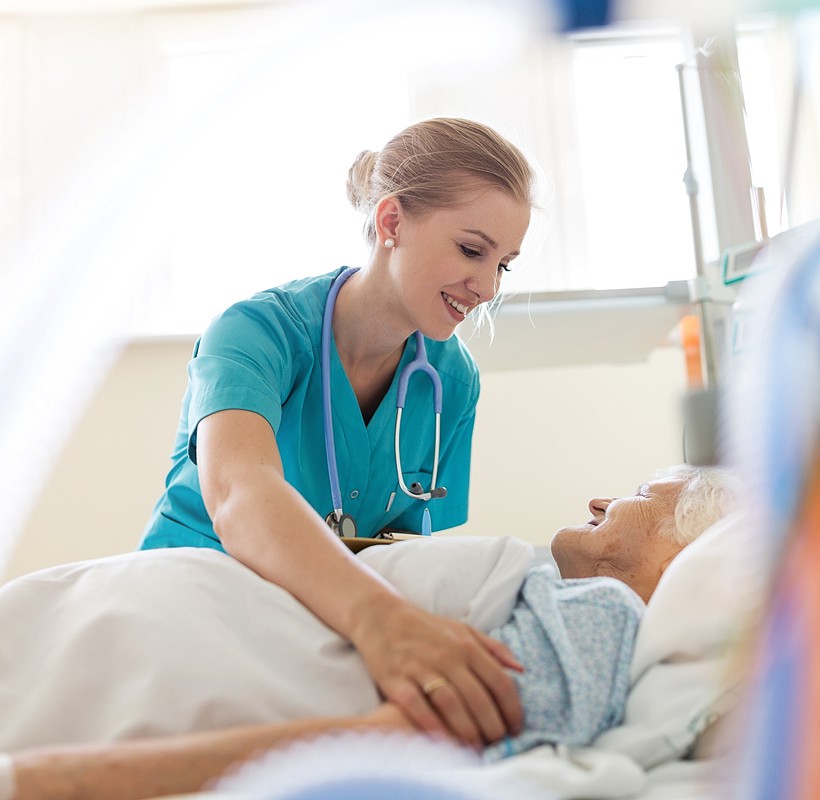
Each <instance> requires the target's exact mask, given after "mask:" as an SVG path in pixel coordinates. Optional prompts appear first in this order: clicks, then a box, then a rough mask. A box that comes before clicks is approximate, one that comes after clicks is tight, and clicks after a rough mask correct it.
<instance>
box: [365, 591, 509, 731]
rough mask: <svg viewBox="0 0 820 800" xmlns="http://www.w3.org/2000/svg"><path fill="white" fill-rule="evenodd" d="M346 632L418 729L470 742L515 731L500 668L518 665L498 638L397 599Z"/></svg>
mask: <svg viewBox="0 0 820 800" xmlns="http://www.w3.org/2000/svg"><path fill="white" fill-rule="evenodd" d="M352 638H353V644H354V645H356V647H357V649H358V650H359V652H360V653H361V655H362V657H363V658H364V660H365V663H366V664H367V667H368V669H369V670H370V674H371V675H372V676H373V678H374V679H375V681H376V683H377V684H378V686H379V688H380V689H381V691H382V693H383V694H384V696H385V697H386V698H387V699H388V700H390V701H392V702H393V703H395V704H396V705H397V706H399V708H401V709H402V711H403V712H404V713H405V714H406V715H407V716H408V717H409V718H410V720H411V721H412V722H413V723H414V724H415V725H416V726H418V727H419V728H420V729H421V730H423V731H426V732H428V733H439V734H444V735H447V736H455V737H456V738H458V739H461V740H462V741H464V742H467V743H468V744H470V745H473V746H474V747H480V746H482V745H485V744H488V743H490V742H494V741H496V740H498V739H500V738H501V737H502V736H504V735H505V734H508V733H509V734H515V733H518V732H519V731H520V729H521V725H522V720H523V712H522V710H521V702H520V700H519V698H518V691H517V689H516V686H515V682H514V681H513V679H512V677H511V676H510V675H509V673H508V671H507V670H510V669H512V670H516V671H519V672H520V671H522V670H523V667H522V666H521V664H519V663H518V661H516V659H515V658H514V657H513V655H512V653H511V652H510V651H509V650H508V649H507V647H506V646H505V645H503V644H501V643H500V642H497V641H495V640H494V639H491V638H490V637H489V636H487V635H485V634H483V633H481V632H479V631H476V630H475V629H473V628H471V627H470V626H468V625H465V624H464V623H462V622H457V621H456V620H451V619H446V618H444V617H439V616H436V615H434V614H430V613H428V612H426V611H423V610H421V609H419V608H417V607H416V606H413V605H411V604H410V603H408V602H407V601H405V600H402V599H400V598H396V599H395V602H390V603H386V604H377V605H376V606H375V607H371V608H368V609H367V611H366V612H365V613H364V614H362V615H360V616H359V621H358V623H357V625H356V630H355V631H354V635H353V637H352Z"/></svg>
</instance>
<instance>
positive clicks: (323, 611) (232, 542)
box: [213, 468, 405, 639]
mask: <svg viewBox="0 0 820 800" xmlns="http://www.w3.org/2000/svg"><path fill="white" fill-rule="evenodd" d="M213 522H214V528H215V530H216V532H217V533H218V535H219V537H220V539H221V541H222V543H223V545H224V547H225V549H226V550H227V551H228V552H229V553H230V554H231V555H232V556H234V558H236V559H238V560H239V561H241V562H242V563H244V564H245V565H246V566H248V567H250V568H251V569H253V570H254V571H255V572H257V573H258V574H259V575H261V576H262V577H264V578H266V579H267V580H269V581H271V582H273V583H275V584H277V585H278V586H281V587H282V588H283V589H286V590H287V591H288V592H290V593H291V594H292V595H293V596H294V597H296V599H298V600H299V601H300V602H301V603H303V604H304V605H305V606H307V607H308V608H309V609H310V610H311V611H313V613H314V614H316V615H317V616H318V617H319V618H320V619H322V620H323V621H324V622H325V623H326V624H327V625H329V626H330V627H332V628H334V629H335V630H337V631H338V632H339V633H341V634H342V635H343V636H345V637H347V638H349V639H350V638H352V631H353V629H354V626H355V623H356V622H357V621H358V620H359V619H360V618H361V615H362V614H361V611H362V609H366V608H373V607H374V606H373V604H379V606H381V607H382V608H384V607H385V606H390V605H392V604H394V603H398V604H402V603H404V602H405V601H404V600H403V599H401V598H400V597H399V595H398V594H397V593H396V591H395V589H394V588H393V587H392V586H391V585H390V584H389V583H387V582H386V581H385V580H384V579H382V578H381V576H379V575H378V574H376V573H375V572H373V570H371V569H369V568H368V567H367V566H366V565H364V564H363V563H362V562H361V561H359V560H358V559H357V558H356V557H355V556H354V555H353V554H352V553H351V552H350V550H348V548H347V547H346V546H345V545H344V544H343V543H342V542H341V541H340V540H339V539H338V537H336V536H335V535H334V534H332V533H331V532H330V531H329V529H328V527H327V525H326V524H325V522H324V520H322V519H321V518H320V517H319V516H318V515H317V514H316V512H315V511H314V509H313V508H312V507H311V506H310V505H309V504H308V503H307V501H306V500H305V499H304V498H303V497H302V496H301V495H300V494H299V493H298V492H297V491H296V490H295V489H294V488H293V487H292V486H291V485H290V484H288V483H287V482H286V481H285V480H284V478H282V477H280V476H279V475H278V474H276V470H274V469H273V468H269V469H267V470H264V469H260V470H256V471H255V472H254V473H253V474H252V475H249V476H246V478H245V480H241V481H234V482H232V485H231V487H230V490H229V491H228V492H227V493H226V494H225V495H224V496H223V497H222V498H221V501H220V503H219V505H218V508H217V509H216V510H215V513H214V517H213ZM377 607H378V606H377Z"/></svg>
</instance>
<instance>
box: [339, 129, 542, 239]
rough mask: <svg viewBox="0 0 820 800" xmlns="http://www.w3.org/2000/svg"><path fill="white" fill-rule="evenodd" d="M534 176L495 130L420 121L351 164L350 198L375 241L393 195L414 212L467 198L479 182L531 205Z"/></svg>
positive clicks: (366, 233)
mask: <svg viewBox="0 0 820 800" xmlns="http://www.w3.org/2000/svg"><path fill="white" fill-rule="evenodd" d="M534 182H535V174H534V172H533V169H532V167H531V166H530V164H529V163H528V161H527V159H526V158H525V156H524V155H523V153H521V151H520V150H519V149H518V148H517V147H515V145H513V144H512V143H510V142H509V141H507V140H506V139H505V138H504V137H503V136H501V135H499V134H498V133H496V132H495V131H494V130H493V129H492V128H489V127H487V126H486V125H482V124H481V123H479V122H473V121H471V120H467V119H455V118H437V119H428V120H425V121H423V122H418V123H416V124H415V125H411V126H410V127H409V128H405V129H404V130H403V131H401V132H400V133H398V134H397V135H396V136H394V137H393V138H392V139H391V140H390V141H389V142H388V143H387V144H386V145H385V146H384V148H383V149H382V150H381V152H379V153H374V152H372V151H370V150H364V151H362V152H361V153H359V155H358V156H357V158H356V161H355V162H354V163H353V166H352V167H351V168H350V171H349V173H348V179H347V197H348V199H349V200H350V203H351V204H352V205H353V207H354V208H355V209H356V210H358V211H361V212H363V213H364V214H365V215H366V219H365V223H364V236H365V239H366V240H367V243H368V244H370V245H373V244H375V241H376V226H375V219H374V212H375V209H376V206H377V205H378V204H379V203H380V202H381V201H382V200H383V199H384V198H385V197H395V198H397V199H398V200H399V202H400V203H401V205H402V208H403V209H404V211H405V212H406V213H407V214H409V215H411V216H422V215H424V214H425V213H427V212H429V211H432V210H434V209H438V208H448V207H453V206H455V205H458V204H459V203H461V202H463V201H464V192H465V191H467V190H469V189H472V188H475V186H476V185H477V184H484V185H489V186H492V187H495V188H498V189H501V190H502V191H504V192H506V193H507V194H508V195H510V197H512V198H513V200H515V201H517V202H520V203H526V204H528V205H530V206H532V205H533V198H532V193H533V185H534Z"/></svg>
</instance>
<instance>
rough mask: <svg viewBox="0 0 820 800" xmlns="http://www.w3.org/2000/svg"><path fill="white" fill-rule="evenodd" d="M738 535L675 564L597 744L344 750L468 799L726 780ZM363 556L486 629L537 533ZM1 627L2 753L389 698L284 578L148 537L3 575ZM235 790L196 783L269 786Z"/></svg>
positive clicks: (698, 793)
mask: <svg viewBox="0 0 820 800" xmlns="http://www.w3.org/2000/svg"><path fill="white" fill-rule="evenodd" d="M742 532H743V525H742V522H741V521H740V520H739V519H738V518H730V519H727V520H724V521H723V522H721V523H718V524H717V525H715V526H714V527H713V528H712V529H710V530H709V531H707V532H706V533H705V534H704V535H703V536H702V537H701V538H700V539H699V540H697V541H696V542H695V543H693V544H692V545H690V546H689V547H688V548H687V549H686V550H684V551H683V553H682V554H681V555H680V556H679V557H678V558H677V559H676V561H675V562H674V563H673V564H672V566H671V567H670V568H669V569H668V570H667V572H666V573H665V574H664V576H663V578H662V580H661V582H660V584H659V586H658V589H657V590H656V592H655V594H654V596H653V597H652V599H651V601H650V603H649V605H648V607H647V610H646V614H645V617H644V619H643V621H642V623H641V627H640V631H639V634H638V640H637V645H636V650H635V654H634V658H633V663H632V688H631V690H630V694H629V698H628V703H627V708H626V717H625V719H624V721H623V723H622V724H621V725H619V726H618V727H616V728H614V729H611V730H609V731H607V732H606V733H604V735H602V736H601V737H600V738H599V739H598V740H596V741H595V742H593V743H592V745H591V746H590V747H586V748H574V749H569V748H565V747H560V746H559V747H552V746H547V747H539V748H536V749H534V750H530V751H528V752H526V753H524V754H522V755H519V756H515V757H513V758H509V759H505V760H502V761H500V762H497V763H495V764H492V765H479V764H478V763H472V764H469V765H465V764H461V765H460V766H459V767H453V766H449V767H446V768H444V767H442V768H441V769H439V770H438V771H434V770H433V768H432V767H431V766H430V761H429V760H418V759H416V760H411V759H410V755H409V754H411V753H412V752H413V751H412V749H411V748H407V749H404V750H403V749H402V748H401V747H394V748H392V752H393V754H394V758H393V759H392V763H388V762H390V761H391V759H384V758H381V759H374V758H373V748H372V746H371V747H370V748H369V750H364V751H362V752H361V758H360V759H357V758H356V755H355V754H356V749H355V745H351V744H350V743H348V746H347V750H346V752H347V753H348V758H347V759H346V763H347V765H348V767H350V766H351V765H352V766H353V767H355V769H356V770H357V772H361V771H365V772H366V771H367V770H368V769H372V768H373V764H374V761H375V762H377V763H378V764H379V766H380V768H381V769H382V772H383V773H384V771H385V770H387V778H391V777H392V778H393V779H395V780H399V778H400V776H401V775H404V776H405V777H406V776H407V775H412V776H413V777H414V779H421V778H425V779H426V780H428V781H430V782H431V784H430V785H431V786H436V785H440V786H445V785H447V786H450V787H451V788H452V787H453V786H454V785H455V786H459V787H461V788H462V789H463V790H464V791H466V792H467V793H468V795H467V796H470V797H474V798H483V797H486V798H502V797H510V796H515V797H517V798H518V797H522V798H526V797H541V798H543V797H568V798H569V797H578V798H580V797H584V798H621V797H633V798H642V799H643V800H662V799H663V800H671V799H672V798H691V797H705V796H709V794H710V793H714V794H715V796H721V794H720V791H719V780H720V772H719V770H716V769H715V767H716V765H717V764H718V763H719V759H718V758H717V757H710V758H706V759H692V758H690V757H689V756H690V754H691V753H692V751H693V748H694V747H695V745H696V744H697V742H698V740H699V737H700V736H701V734H702V732H703V731H705V730H706V729H707V728H708V727H709V726H710V724H711V722H712V721H713V720H714V719H715V718H716V717H719V716H722V715H723V714H724V713H725V712H726V711H727V709H728V708H729V707H730V706H731V704H732V701H733V697H734V693H733V690H732V687H731V686H728V685H727V684H726V682H725V676H726V655H727V650H728V645H729V643H730V642H732V641H733V639H734V637H735V634H736V633H737V631H736V626H737V621H738V619H740V618H742V613H741V612H742V609H741V608H740V605H741V604H742V603H744V602H745V599H744V598H743V597H742V596H741V595H739V593H738V592H737V585H736V582H733V581H732V580H731V576H730V571H729V570H728V569H727V563H728V564H731V562H732V559H731V553H732V552H734V551H735V548H736V547H737V546H738V545H737V537H738V536H739V535H742ZM358 557H359V558H363V559H365V560H367V562H368V563H369V564H371V566H373V568H375V569H377V570H378V571H379V572H380V573H381V574H383V575H384V576H385V577H386V578H387V579H388V580H390V581H391V582H392V583H394V584H395V585H396V586H397V587H398V589H399V590H400V591H401V592H403V593H404V594H405V595H406V596H408V597H409V598H410V599H412V600H413V601H414V602H417V603H419V604H420V605H422V606H423V607H425V608H427V609H429V610H430V611H433V612H435V613H439V614H443V615H445V616H450V617H455V618H459V619H463V620H465V621H467V622H469V623H470V624H472V625H474V626H476V627H477V628H480V629H482V630H490V629H491V628H493V627H495V626H497V625H499V624H500V623H501V622H503V621H504V620H505V619H506V618H507V616H508V615H509V613H510V610H511V609H512V606H513V602H514V600H515V596H516V594H517V591H518V588H519V587H520V585H521V583H522V581H523V579H524V576H525V575H526V572H527V571H528V569H529V568H530V566H531V564H532V561H533V550H532V547H531V546H530V545H528V544H525V543H523V542H521V541H519V540H517V539H513V538H498V539H491V538H489V539H488V538H442V539H439V538H435V537H432V538H429V539H427V538H425V539H423V540H421V541H414V542H410V543H404V542H402V543H399V544H394V545H391V546H389V547H372V548H367V549H365V550H363V551H362V552H361V553H360V554H359V556H358ZM704 576H709V580H704ZM733 583H734V585H733ZM0 629H2V630H3V632H4V641H5V646H4V647H2V648H0V674H2V675H3V676H4V680H3V682H2V685H0V752H2V751H4V750H13V749H17V748H20V747H25V746H27V745H30V744H43V743H48V742H55V743H60V742H70V741H89V740H117V739H128V738H135V737H142V736H151V735H162V734H172V733H175V732H183V731H190V730H202V729H213V728H219V727H224V726H231V725H237V724H251V723H264V722H275V721H277V720H285V719H289V718H297V717H309V716H325V717H326V716H334V715H340V716H341V715H349V714H357V713H365V712H368V711H370V710H372V709H374V708H375V707H376V705H377V704H378V702H379V697H378V693H377V691H376V688H375V686H374V685H373V683H372V682H371V681H370V679H369V677H368V675H367V671H366V669H365V667H364V665H363V663H362V661H361V659H360V658H359V656H358V655H357V653H356V652H355V651H354V650H353V649H352V648H351V647H350V646H349V645H348V644H347V643H346V642H345V641H344V640H342V639H341V638H340V637H339V636H338V635H337V634H335V633H334V632H333V631H331V630H330V629H328V628H327V627H326V626H325V625H324V624H323V623H321V622H320V621H319V620H318V619H317V618H316V617H314V616H313V615H312V614H311V613H310V612H309V611H307V610H306V609H305V608H304V607H302V606H301V605H300V604H299V603H298V602H296V601H295V599H294V598H292V597H291V596H290V595H289V594H288V593H287V592H285V591H284V590H282V589H280V588H279V587H277V586H275V585H272V584H270V583H268V582H266V581H264V580H263V579H261V578H260V577H259V576H257V575H256V574H255V573H253V572H251V571H250V570H248V569H246V568H245V567H244V566H242V565H241V564H239V563H238V562H236V561H235V560H233V559H231V558H230V557H228V556H226V555H224V554H222V553H219V552H216V551H211V550H205V549H193V548H180V549H176V550H170V551H141V552H135V553H128V554H124V555H120V556H113V557H109V558H105V559H100V560H95V561H86V562H80V563H76V564H69V565H65V566H59V567H54V568H51V569H47V570H43V571H41V572H37V573H34V574H32V575H29V576H25V577H23V578H19V579H17V580H15V581H12V582H11V583H9V584H7V585H6V586H4V587H3V588H2V589H0ZM15 643H18V644H19V646H16V645H15ZM89 698H93V702H89ZM308 746H309V747H311V748H315V751H312V752H310V753H309V754H308V757H309V758H308V762H306V763H312V764H314V767H313V769H311V770H308V771H307V775H306V774H305V771H304V770H303V771H302V778H303V779H304V778H306V777H309V778H310V779H311V780H319V779H321V778H325V779H327V778H328V777H331V776H327V775H322V770H321V765H322V764H323V763H330V760H329V758H328V757H327V752H326V751H323V750H322V748H323V747H327V746H328V743H327V742H326V741H323V740H322V739H318V740H315V741H314V742H313V743H312V744H310V745H308ZM402 755H405V756H406V757H405V758H402V757H401V756H402ZM411 761H412V763H411ZM282 763H291V764H298V763H299V761H298V759H294V758H293V757H290V758H288V759H286V761H285V762H279V767H281V764H282ZM390 770H392V772H391V771H390ZM291 772H292V770H291ZM262 774H263V775H264V777H265V779H266V780H267V779H269V786H268V787H267V788H266V793H265V794H264V796H265V797H271V798H272V797H284V796H286V795H284V794H281V793H279V789H280V788H281V781H282V780H283V777H284V773H283V771H282V770H281V769H279V768H277V767H276V765H274V767H273V768H271V770H270V772H269V774H268V773H262ZM291 777H292V776H291ZM332 777H334V778H336V779H338V778H339V773H338V770H335V771H334V775H333V776H332ZM256 780H257V782H258V780H259V771H258V770H257V774H256ZM454 781H455V783H454ZM716 782H718V783H716ZM277 786H279V788H277ZM716 786H717V787H718V788H717V789H716ZM511 787H517V788H516V789H515V791H514V794H510V791H511V790H512V789H511ZM237 792H238V789H237V788H236V787H235V786H234V788H233V789H231V790H230V791H229V790H228V789H227V788H225V787H223V788H222V789H221V790H217V789H214V790H213V791H209V792H203V793H200V794H199V795H196V797H200V798H202V800H206V798H207V799H208V800H211V798H213V800H216V798H218V797H251V796H253V797H261V796H262V795H261V794H248V793H237Z"/></svg>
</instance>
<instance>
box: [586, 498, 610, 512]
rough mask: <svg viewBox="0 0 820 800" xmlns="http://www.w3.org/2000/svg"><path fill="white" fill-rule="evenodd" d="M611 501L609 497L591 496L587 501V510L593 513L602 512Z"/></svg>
mask: <svg viewBox="0 0 820 800" xmlns="http://www.w3.org/2000/svg"><path fill="white" fill-rule="evenodd" d="M611 502H612V498H611V497H593V498H592V500H590V501H589V510H590V511H591V512H592V513H593V514H594V515H598V514H604V513H605V512H606V510H607V508H608V507H609V504H610V503H611Z"/></svg>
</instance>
